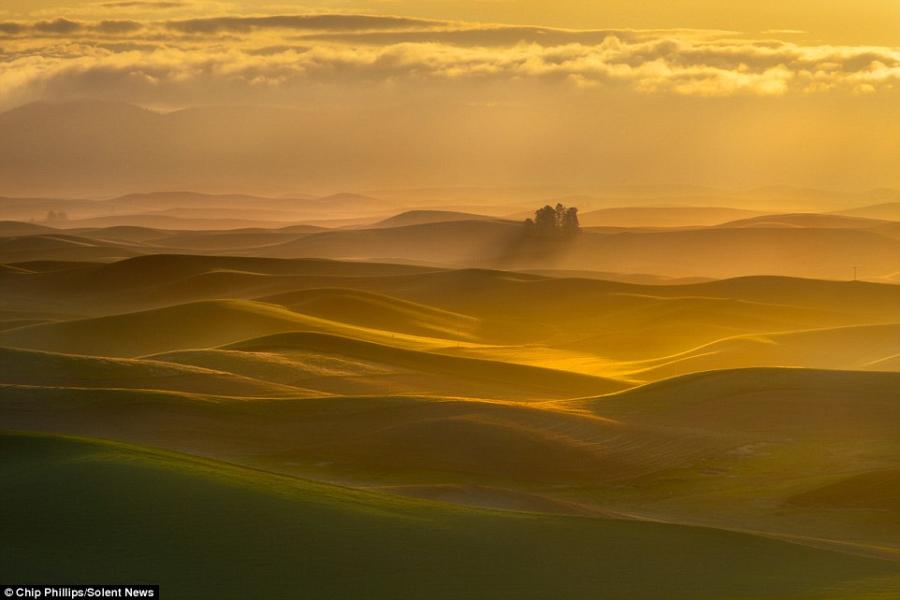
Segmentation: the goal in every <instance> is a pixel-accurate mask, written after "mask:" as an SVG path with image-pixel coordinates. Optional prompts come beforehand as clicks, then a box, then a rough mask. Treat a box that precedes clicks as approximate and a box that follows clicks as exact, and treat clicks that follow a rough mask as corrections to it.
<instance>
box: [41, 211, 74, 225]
mask: <svg viewBox="0 0 900 600" xmlns="http://www.w3.org/2000/svg"><path fill="white" fill-rule="evenodd" d="M68 218H69V215H67V214H66V211H64V210H48V211H47V218H46V219H44V221H46V222H47V223H55V222H58V221H66V220H67V219H68Z"/></svg>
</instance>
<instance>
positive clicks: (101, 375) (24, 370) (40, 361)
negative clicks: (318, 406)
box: [0, 348, 306, 397]
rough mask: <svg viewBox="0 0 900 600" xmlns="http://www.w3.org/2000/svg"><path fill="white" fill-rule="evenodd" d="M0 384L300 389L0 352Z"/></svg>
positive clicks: (262, 392) (265, 393)
mask: <svg viewBox="0 0 900 600" xmlns="http://www.w3.org/2000/svg"><path fill="white" fill-rule="evenodd" d="M0 383H2V384H18V385H32V386H50V387H83V388H91V387H100V388H103V387H109V388H135V389H154V390H175V391H182V392H196V393H201V394H219V395H225V396H248V397H253V396H256V397H272V396H299V395H303V394H305V393H306V390H303V389H301V388H297V387H291V386H287V385H279V384H276V383H270V382H267V381H261V380H257V379H251V378H249V377H243V376H240V375H233V374H231V373H226V372H222V371H216V370H213V369H205V368H199V367H192V366H184V365H178V364H172V363H165V362H161V361H152V360H134V359H114V358H100V357H94V356H83V355H70V354H56V353H50V352H36V351H29V350H18V349H13V348H0Z"/></svg>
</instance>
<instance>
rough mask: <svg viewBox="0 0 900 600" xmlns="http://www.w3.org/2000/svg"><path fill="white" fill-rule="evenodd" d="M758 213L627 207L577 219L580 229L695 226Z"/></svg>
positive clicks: (595, 212)
mask: <svg viewBox="0 0 900 600" xmlns="http://www.w3.org/2000/svg"><path fill="white" fill-rule="evenodd" d="M759 214H760V213H759V211H753V210H745V209H739V208H725V207H716V206H627V207H616V208H601V209H599V210H591V211H587V212H583V213H581V214H579V215H578V220H579V221H580V223H581V226H582V227H697V226H703V225H719V224H720V223H725V222H727V221H733V220H736V219H741V218H749V217H752V216H756V215H759Z"/></svg>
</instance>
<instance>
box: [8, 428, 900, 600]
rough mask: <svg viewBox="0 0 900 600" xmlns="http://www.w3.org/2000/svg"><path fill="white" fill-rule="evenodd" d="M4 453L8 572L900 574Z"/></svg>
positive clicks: (650, 526) (848, 578) (706, 586)
mask: <svg viewBox="0 0 900 600" xmlns="http://www.w3.org/2000/svg"><path fill="white" fill-rule="evenodd" d="M0 448H2V453H0V456H2V459H0V476H2V479H3V481H4V502H3V503H2V504H0V520H2V524H3V531H4V544H3V547H2V551H0V552H2V560H0V576H2V578H4V579H17V580H32V581H34V580H64V581H70V582H75V581H84V582H93V581H98V580H102V581H148V582H158V583H160V584H161V586H162V590H165V592H164V593H166V595H167V596H168V597H173V598H197V599H199V598H212V597H217V598H218V597H223V595H224V597H248V596H253V597H284V596H286V595H294V594H301V595H309V596H311V597H316V598H351V597H366V598H392V599H396V598H416V599H418V598H448V599H450V598H454V599H455V598H462V597H465V598H498V597H516V598H548V597H551V596H552V597H564V598H572V599H574V598H596V597H597V596H598V594H601V595H602V596H603V597H604V598H609V599H610V600H616V599H622V600H624V599H626V598H627V599H628V600H634V599H638V600H640V599H648V600H649V599H656V598H660V597H665V598H668V599H671V600H677V599H685V600H687V599H690V600H702V599H703V598H710V599H717V600H718V599H721V598H725V597H727V598H734V599H737V598H748V599H749V598H753V599H755V600H760V599H764V598H791V599H801V598H838V597H842V596H844V597H849V594H847V595H846V596H845V595H844V594H843V593H841V592H839V591H836V590H838V589H840V588H843V589H854V590H864V589H880V590H883V589H885V586H888V585H889V586H891V587H892V588H893V589H896V587H897V585H898V581H900V579H898V578H900V569H898V567H897V566H896V565H895V564H890V563H884V562H880V561H876V560H871V559H863V558H854V557H851V556H845V555H838V554H834V553H830V552H824V551H819V550H814V549H809V548H804V547H800V546H794V545H790V544H785V543H781V542H776V541H771V540H765V539H761V538H754V537H751V536H745V535H738V534H730V533H724V532H719V531H713V530H704V529H693V528H685V527H678V526H670V525H662V524H654V523H637V522H627V521H607V520H600V519H579V518H564V517H546V516H535V515H524V514H523V515H515V514H510V513H493V512H483V511H475V510H464V509H452V508H447V507H443V506H441V505H431V504H427V503H419V502H415V501H407V500H397V499H393V498H388V497H381V496H377V495H373V494H365V493H359V492H353V491H349V490H346V489H343V488H335V487H328V486H322V485H317V484H312V483H307V482H305V481H300V480H294V479H288V478H284V477H278V476H273V475H268V474H266V473H262V472H258V471H248V470H244V469H240V468H236V467H232V466H229V465H225V464H221V463H213V462H209V461H204V460H198V459H194V458H189V457H186V456H180V455H173V454H167V453H162V452H157V451H152V450H146V449H140V448H135V447H127V446H121V445H116V444H110V443H100V442H92V441H87V440H75V439H65V438H54V437H43V436H22V435H5V436H2V437H0ZM876 586H877V587H876ZM829 590H830V591H829Z"/></svg>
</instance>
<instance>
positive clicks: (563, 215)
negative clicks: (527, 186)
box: [525, 203, 580, 238]
mask: <svg viewBox="0 0 900 600" xmlns="http://www.w3.org/2000/svg"><path fill="white" fill-rule="evenodd" d="M579 230H580V227H579V224H578V209H577V208H575V207H574V206H571V207H568V208H567V207H566V206H565V205H563V204H562V203H558V204H557V205H556V206H555V207H553V206H550V205H549V204H548V205H546V206H544V207H543V208H539V209H538V210H536V211H535V213H534V219H526V220H525V231H526V233H527V234H528V235H534V236H539V237H548V238H559V237H568V236H573V235H575V234H577V233H578V231H579Z"/></svg>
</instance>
